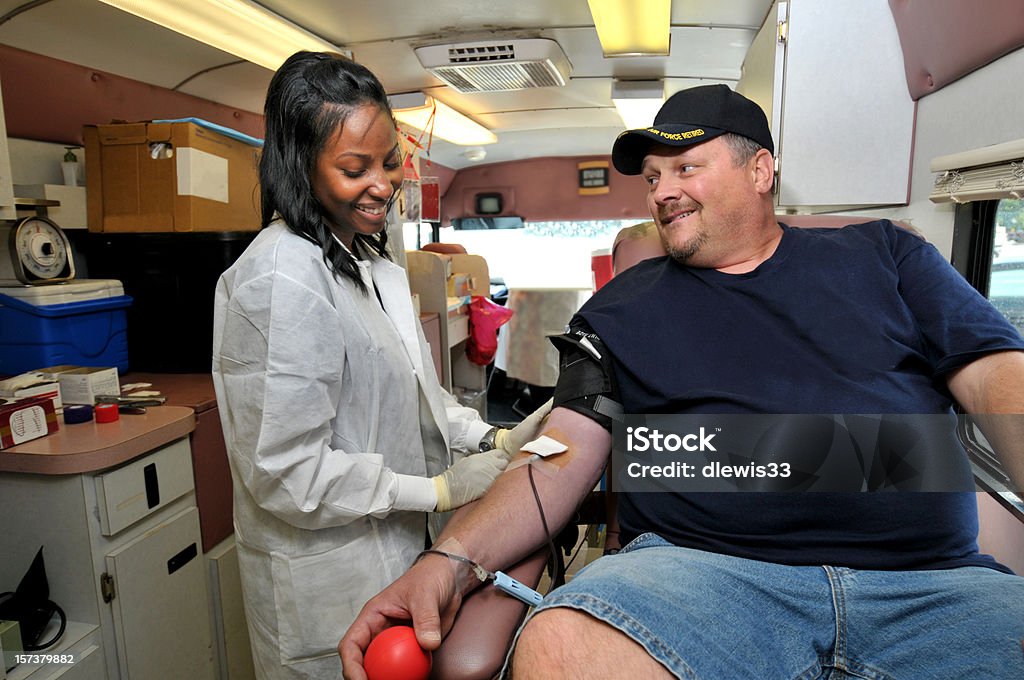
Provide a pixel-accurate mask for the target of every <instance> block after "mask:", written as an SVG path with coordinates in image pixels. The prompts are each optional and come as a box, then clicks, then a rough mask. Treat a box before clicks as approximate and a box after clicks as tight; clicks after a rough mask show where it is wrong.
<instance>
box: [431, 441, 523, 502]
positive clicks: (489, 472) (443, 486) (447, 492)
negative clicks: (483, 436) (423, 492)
mask: <svg viewBox="0 0 1024 680" xmlns="http://www.w3.org/2000/svg"><path fill="white" fill-rule="evenodd" d="M507 466H508V455H507V454H506V453H505V451H503V450H502V449H494V450H493V451H487V452H486V453H477V454H474V455H472V456H466V457H465V458H460V459H459V460H457V461H456V462H455V464H454V465H452V466H451V467H450V468H448V469H447V470H445V471H444V472H442V473H441V474H439V475H438V476H436V477H434V478H433V481H434V490H435V491H437V512H447V511H448V510H453V509H455V508H457V507H459V506H462V505H465V504H466V503H469V502H470V501H475V500H476V499H477V498H480V496H483V495H484V492H485V491H487V489H488V488H489V487H490V486H491V483H492V482H493V481H494V480H495V478H496V477H497V476H498V475H500V474H501V471H502V470H504V469H505V468H506V467H507Z"/></svg>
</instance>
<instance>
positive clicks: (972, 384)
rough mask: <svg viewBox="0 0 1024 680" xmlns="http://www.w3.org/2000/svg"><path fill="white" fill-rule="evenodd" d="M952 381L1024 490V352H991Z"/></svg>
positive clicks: (1016, 484)
mask: <svg viewBox="0 0 1024 680" xmlns="http://www.w3.org/2000/svg"><path fill="white" fill-rule="evenodd" d="M948 384H949V390H950V392H951V393H952V394H953V397H954V398H955V399H956V400H957V402H958V403H959V404H960V405H961V406H963V407H964V409H965V410H966V411H967V412H968V413H970V414H971V415H972V416H974V418H975V421H976V422H977V423H978V426H979V427H980V428H981V431H982V432H983V433H984V434H985V438H986V439H988V441H989V443H991V444H992V447H993V448H994V449H995V452H996V454H997V455H998V456H999V459H1000V461H1001V462H1002V464H1003V467H1004V468H1005V469H1006V471H1007V473H1009V475H1010V477H1011V478H1012V479H1013V482H1014V489H1015V490H1016V491H1017V492H1018V493H1019V492H1020V491H1021V490H1024V352H1016V351H1010V352H996V353H993V354H987V355H985V356H983V357H981V358H980V359H977V360H975V361H973V362H971V363H970V364H967V365H966V366H964V367H962V368H960V369H958V370H956V371H955V372H953V373H952V374H951V375H950V377H949V383H948Z"/></svg>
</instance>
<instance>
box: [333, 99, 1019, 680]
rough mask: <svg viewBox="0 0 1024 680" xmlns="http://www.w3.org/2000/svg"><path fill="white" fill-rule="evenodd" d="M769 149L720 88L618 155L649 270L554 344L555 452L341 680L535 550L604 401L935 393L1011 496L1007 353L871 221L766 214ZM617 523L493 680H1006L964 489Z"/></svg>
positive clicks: (1000, 333)
mask: <svg viewBox="0 0 1024 680" xmlns="http://www.w3.org/2000/svg"><path fill="white" fill-rule="evenodd" d="M851 143H856V142H855V140H851ZM773 153H774V145H773V143H772V138H771V133H770V131H769V128H768V123H767V120H766V118H765V115H764V113H763V112H762V111H761V109H760V108H759V107H758V106H757V105H756V104H755V103H753V102H752V101H750V100H748V99H746V98H744V97H742V96H741V95H739V94H737V93H735V92H733V91H732V90H730V89H729V88H728V87H726V86H724V85H711V86H702V87H694V88H690V89H686V90H683V91H681V92H678V93H676V94H674V95H673V96H672V97H670V98H669V99H668V100H667V101H666V102H665V104H664V105H663V107H662V108H661V110H660V112H659V113H658V115H657V117H656V118H655V120H654V125H653V126H652V127H649V128H644V129H639V130H629V131H627V132H624V133H623V134H622V135H620V136H619V137H618V139H616V140H615V143H614V146H613V149H612V160H613V162H614V165H615V167H616V169H617V170H618V171H619V172H621V173H624V174H626V175H641V176H642V177H643V179H644V181H645V183H646V185H647V204H648V207H649V209H650V212H651V216H652V218H653V219H654V221H655V224H656V225H657V228H658V231H659V234H660V236H661V240H662V242H663V244H664V246H665V250H666V252H667V253H668V256H667V257H661V258H655V259H649V260H646V261H644V262H641V263H639V264H637V265H635V266H633V267H631V268H630V269H628V270H627V271H625V272H622V273H621V274H620V275H618V276H616V277H614V278H613V279H612V280H611V281H610V282H609V283H608V284H607V285H605V286H604V287H603V288H602V289H601V290H600V291H599V292H598V293H596V294H595V295H594V296H593V297H592V298H591V299H590V300H589V301H588V302H587V303H586V304H585V305H584V306H583V307H582V309H581V310H580V311H579V313H578V314H577V315H576V316H575V317H574V318H573V320H572V321H571V323H570V326H569V328H568V329H567V331H566V333H565V334H564V335H562V336H557V337H556V338H553V340H555V341H556V344H558V346H559V348H560V357H561V373H560V377H559V381H558V385H557V387H556V389H555V396H554V401H555V409H554V410H553V411H552V413H551V416H550V418H549V420H548V423H547V426H546V428H545V430H544V435H545V436H546V437H548V438H549V439H551V440H555V442H558V443H560V444H562V445H564V446H565V447H567V449H566V450H565V451H564V452H562V453H558V454H556V455H553V456H550V457H548V458H546V459H545V460H544V461H543V465H540V464H539V463H531V464H527V465H518V466H517V464H516V462H515V460H513V462H512V463H511V464H510V466H509V469H508V470H507V471H506V472H505V473H503V474H502V475H501V476H500V477H499V478H498V480H497V481H496V482H495V484H494V486H492V487H491V489H490V490H489V491H488V492H487V494H486V495H485V496H484V497H483V498H482V499H481V500H479V501H478V502H477V503H476V504H475V505H474V506H472V507H469V506H467V508H464V509H463V510H462V511H461V512H460V513H459V514H457V515H456V516H455V517H454V518H453V519H452V521H451V522H450V523H449V524H448V526H447V528H446V530H445V531H444V533H443V534H442V535H441V536H440V537H439V539H438V543H437V544H436V545H435V546H434V550H433V551H429V552H426V553H424V554H422V555H421V556H420V559H419V560H418V562H417V563H416V564H415V565H414V566H413V567H411V568H410V569H409V570H408V571H407V572H406V573H405V575H403V576H402V577H400V578H399V579H398V580H396V581H395V582H394V583H393V584H392V585H391V586H389V587H388V588H387V589H385V590H384V591H383V592H381V593H380V594H379V595H378V596H376V597H375V598H373V599H372V600H370V601H369V603H367V605H366V606H365V607H364V608H363V610H362V612H361V613H360V614H359V616H358V618H357V619H356V621H355V622H354V623H353V625H352V626H351V627H350V628H349V630H348V632H347V633H346V634H345V637H344V638H343V639H342V641H341V643H340V645H339V652H340V654H341V657H342V664H343V668H344V673H345V677H346V678H349V679H350V680H363V679H364V678H365V677H366V676H365V674H364V671H363V668H362V665H361V664H362V658H363V652H364V651H365V650H366V648H367V646H368V645H369V643H370V640H371V639H372V637H373V636H374V635H376V634H377V633H379V632H380V631H381V630H383V629H384V628H386V627H387V626H389V625H393V624H395V623H398V622H401V621H403V620H405V621H409V620H411V621H412V624H413V625H414V627H415V629H416V635H417V638H418V640H419V642H420V644H421V645H422V646H423V647H425V648H427V649H434V648H436V647H438V646H439V645H440V643H441V639H442V636H443V635H444V634H445V633H446V632H447V631H448V630H449V629H450V627H451V625H452V621H453V618H454V616H455V613H456V612H457V610H458V608H459V605H460V602H461V600H462V598H463V597H464V596H465V595H466V594H467V593H469V592H470V591H471V590H473V589H474V588H477V587H480V585H481V583H480V580H479V579H478V578H477V577H476V575H475V574H474V570H473V568H472V565H471V564H470V563H476V564H478V565H481V566H482V567H484V568H485V569H487V570H490V571H494V570H498V569H505V568H507V567H508V566H509V565H512V564H514V563H515V562H517V561H518V560H520V559H522V558H523V557H525V556H526V555H529V554H531V553H533V552H534V551H536V550H537V549H538V548H539V547H540V546H542V545H544V543H545V542H546V541H547V538H548V536H547V534H546V531H545V526H544V523H542V521H541V517H542V516H543V517H544V518H546V524H547V526H548V527H549V528H550V530H551V531H552V532H554V531H556V530H557V528H558V527H560V526H562V525H563V524H565V523H566V522H567V521H568V520H569V519H570V517H571V515H572V513H573V511H574V510H575V508H576V506H577V504H578V503H579V502H580V501H581V499H583V498H584V497H585V495H586V494H587V493H589V492H590V491H591V490H592V489H593V488H594V486H595V484H596V482H597V480H598V479H599V477H600V475H601V474H602V471H603V470H604V469H605V465H606V463H607V462H608V460H609V453H610V450H611V443H612V434H611V432H612V428H613V423H614V422H615V421H616V418H617V417H618V416H617V414H616V411H617V408H616V407H615V405H616V404H618V405H620V406H621V411H622V412H624V413H625V414H893V415H902V414H940V415H941V414H947V415H949V416H950V419H951V420H953V421H954V423H955V419H954V418H952V413H953V411H952V408H953V405H954V402H955V403H957V404H959V405H960V406H961V407H963V408H964V409H965V410H966V411H967V412H968V413H971V414H979V416H980V417H985V418H987V420H988V421H989V424H990V426H989V427H988V428H987V429H986V435H987V436H988V437H989V439H990V441H992V442H993V444H995V445H996V448H997V450H999V451H1000V452H1001V453H1000V455H1001V458H1002V461H1003V464H1004V465H1005V466H1006V467H1007V469H1008V470H1009V471H1010V474H1011V476H1012V477H1013V478H1014V482H1015V488H1016V489H1018V490H1019V489H1022V488H1024V428H1021V427H1020V420H1021V418H1020V417H1016V418H1013V417H1011V418H999V415H1000V414H1024V339H1022V338H1021V336H1020V334H1019V333H1018V331H1017V330H1016V329H1015V328H1014V327H1013V326H1011V325H1010V324H1009V323H1008V322H1007V321H1006V320H1005V319H1004V318H1003V317H1002V316H1001V315H1000V314H999V313H998V312H997V311H996V310H995V309H994V308H993V307H992V306H991V305H990V304H989V303H988V302H987V301H986V300H985V299H984V298H983V297H982V296H981V295H979V294H978V293H977V292H976V291H975V290H974V289H973V288H971V287H970V286H969V285H968V284H967V283H966V282H965V281H964V279H963V278H962V277H961V276H960V275H959V274H958V273H957V272H956V271H955V270H954V269H953V268H952V267H951V266H950V265H949V263H948V262H947V261H946V260H945V259H944V258H943V257H942V255H941V254H940V253H939V252H938V251H937V250H936V249H935V248H934V247H933V246H931V245H930V244H928V243H927V242H926V241H924V240H923V239H922V238H920V237H919V236H917V235H915V234H913V233H911V232H909V231H906V230H904V229H901V228H898V227H896V226H895V225H893V224H892V223H891V222H889V221H887V220H881V221H874V222H867V223H864V224H857V225H851V226H847V227H844V228H841V229H795V228H790V227H788V226H786V225H785V224H781V223H779V221H778V220H777V219H776V216H775V213H774V208H773V200H772V184H773V180H774V162H773ZM823 162H824V160H823ZM992 423H994V424H995V425H1001V427H996V426H995V425H992ZM528 455H529V454H528V453H521V454H520V457H521V458H526V456H528ZM534 487H535V490H534ZM538 504H539V506H540V509H542V511H543V515H541V513H540V512H539V511H538V510H539V508H538ZM618 520H619V524H620V530H621V532H622V536H621V538H622V543H623V544H624V546H625V547H624V548H623V549H622V550H621V551H620V552H619V553H617V554H614V555H608V556H604V557H601V558H600V559H598V560H596V561H595V562H594V563H592V564H590V565H588V566H587V567H586V568H585V569H584V570H582V571H581V572H580V573H579V574H578V575H577V576H576V577H575V578H574V579H572V580H571V581H570V582H569V583H567V584H566V585H564V586H562V587H560V588H558V589H555V590H554V591H552V592H551V593H549V594H548V595H547V596H546V597H545V598H544V600H543V602H542V603H541V604H540V606H538V607H537V608H536V609H535V610H534V611H533V612H532V614H531V616H530V617H529V618H528V620H527V621H526V623H525V624H524V625H523V627H522V628H521V630H520V632H519V634H518V638H517V641H516V643H515V646H514V649H513V651H512V652H511V653H510V655H509V660H508V661H507V662H506V668H505V669H504V671H503V672H504V673H505V674H506V675H508V676H511V677H514V678H517V679H519V678H548V679H549V678H577V677H586V678H621V677H626V675H627V674H628V675H629V676H631V677H639V678H667V677H678V678H703V679H717V678H728V679H733V678H749V679H751V680H755V679H756V680H764V679H766V678H767V679H773V678H826V677H828V678H837V677H843V678H873V679H879V680H881V679H890V678H893V679H923V678H928V679H935V678H950V679H953V678H957V679H960V678H1006V679H1010V678H1024V649H1022V640H1024V578H1021V577H1019V576H1016V575H1014V574H1012V573H1011V572H1010V570H1009V569H1007V568H1005V567H1004V566H1002V565H1000V564H998V563H997V562H996V561H995V560H994V559H992V558H991V557H989V556H987V555H984V554H981V553H980V552H979V549H978V545H977V533H978V518H977V505H976V498H975V494H974V493H973V492H972V491H963V490H949V491H941V492H929V493H918V492H905V491H887V492H885V493H882V492H867V491H860V492H858V491H850V492H846V491H843V492H838V491H828V492H789V493H784V492H758V493H748V492H739V491H737V492H720V493H690V492H671V491H665V492H660V493H631V492H629V491H628V490H625V491H622V492H621V493H620V497H619V511H618ZM485 587H492V586H490V585H488V586H485Z"/></svg>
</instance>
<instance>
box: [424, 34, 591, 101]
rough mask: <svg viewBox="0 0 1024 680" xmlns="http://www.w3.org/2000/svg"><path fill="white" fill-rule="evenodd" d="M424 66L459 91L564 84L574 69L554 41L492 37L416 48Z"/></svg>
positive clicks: (482, 90) (494, 90)
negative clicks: (488, 39) (478, 40)
mask: <svg viewBox="0 0 1024 680" xmlns="http://www.w3.org/2000/svg"><path fill="white" fill-rule="evenodd" d="M416 57H417V58H418V59H419V60H420V63H421V64H423V68H425V69H427V70H428V71H430V72H431V73H433V74H434V75H435V76H436V77H438V78H440V79H441V80H443V81H444V82H445V83H447V84H448V85H450V86H452V87H454V88H455V89H456V90H458V91H459V92H501V91H504V90H526V89H529V88H533V87H561V86H562V85H565V82H566V80H567V79H568V77H569V73H570V71H571V70H572V66H571V65H570V64H569V59H568V58H567V57H566V56H565V53H564V52H563V51H562V48H561V47H559V46H558V43H556V42H555V41H554V40H547V39H545V38H529V39H525V40H490V41H485V42H476V43H459V44H452V45H430V46H428V47H418V48H416Z"/></svg>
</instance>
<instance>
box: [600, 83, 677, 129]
mask: <svg viewBox="0 0 1024 680" xmlns="http://www.w3.org/2000/svg"><path fill="white" fill-rule="evenodd" d="M664 97H665V86H664V85H663V84H662V82H661V81H660V80H616V81H615V82H614V83H612V102H613V103H614V104H615V109H616V110H617V111H618V112H619V118H621V119H622V122H623V123H625V125H626V129H627V130H633V129H636V128H645V127H650V126H651V125H652V124H653V123H654V116H655V115H656V114H657V113H658V109H660V108H661V105H662V104H663V103H664Z"/></svg>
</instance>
